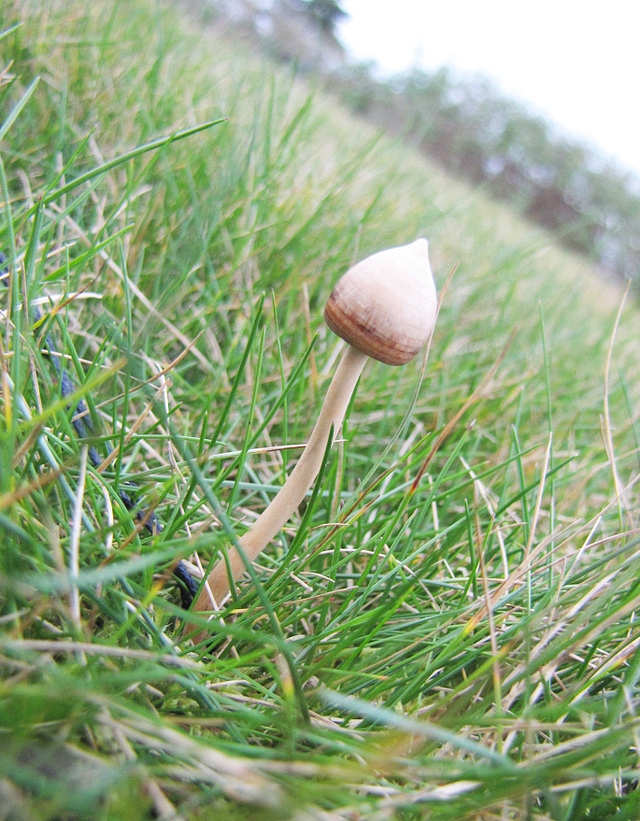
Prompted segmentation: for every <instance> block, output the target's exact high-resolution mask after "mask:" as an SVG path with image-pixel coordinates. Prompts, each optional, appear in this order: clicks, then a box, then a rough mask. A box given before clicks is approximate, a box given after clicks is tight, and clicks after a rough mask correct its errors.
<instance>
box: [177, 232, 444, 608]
mask: <svg viewBox="0 0 640 821" xmlns="http://www.w3.org/2000/svg"><path fill="white" fill-rule="evenodd" d="M436 308H437V298H436V290H435V285H434V282H433V275H432V273H431V266H430V265H429V245H428V243H427V240H426V239H419V240H416V241H415V242H413V243H411V244H410V245H403V246H400V247H398V248H390V249H388V250H386V251H380V252H379V253H377V254H373V255H372V256H370V257H367V258H366V259H364V260H363V261H362V262H359V263H358V264H357V265H355V266H353V268H350V269H349V270H348V271H347V272H346V274H344V275H343V276H342V278H341V279H340V280H339V281H338V283H337V285H336V287H335V288H334V290H333V292H332V293H331V295H330V296H329V299H328V301H327V304H326V306H325V310H324V318H325V321H326V323H327V325H328V326H329V328H330V329H331V330H332V331H333V332H334V333H336V334H337V335H338V336H339V337H341V338H342V339H344V340H345V341H346V342H347V343H348V347H347V349H346V351H345V353H344V355H343V357H342V359H341V361H340V363H339V365H338V368H337V370H336V372H335V375H334V377H333V380H332V381H331V385H330V386H329V390H328V392H327V395H326V397H325V400H324V404H323V405H322V409H321V411H320V416H319V417H318V421H317V422H316V424H315V427H314V428H313V431H312V433H311V436H310V437H309V441H308V443H307V445H306V447H305V449H304V451H303V453H302V456H301V457H300V459H299V460H298V463H297V464H296V466H295V468H294V469H293V471H292V472H291V474H290V475H289V478H288V479H287V481H286V482H285V483H284V485H283V486H282V488H281V489H280V491H279V492H278V494H277V495H276V496H275V498H274V499H273V500H272V502H271V503H270V504H269V505H268V507H267V508H266V509H265V510H264V512H263V513H262V514H261V515H260V516H259V517H258V518H257V519H256V521H255V522H254V523H253V524H252V525H251V527H250V528H249V530H247V532H246V533H244V535H243V536H241V537H240V539H239V542H240V546H241V547H242V550H243V553H244V554H245V557H246V559H247V560H248V561H250V562H253V561H255V559H256V558H257V556H258V555H259V554H260V553H261V551H262V550H264V548H265V547H266V546H267V545H268V544H269V543H270V542H271V540H272V539H273V538H274V536H275V535H276V534H277V533H278V531H279V530H281V528H282V527H283V526H284V525H285V524H286V522H287V521H288V520H289V518H290V517H291V516H292V515H293V513H294V512H295V511H296V510H297V508H298V506H299V505H300V503H301V502H302V500H303V499H304V497H305V496H306V494H307V492H308V490H309V488H310V487H311V485H312V483H313V480H314V479H315V477H316V476H317V474H318V471H319V470H320V466H321V464H322V459H323V456H324V453H325V450H326V447H327V443H328V439H329V436H330V435H331V431H333V435H334V436H335V435H336V434H337V432H338V430H339V428H340V426H341V424H342V420H343V418H344V414H345V412H346V409H347V406H348V404H349V400H350V399H351V395H352V393H353V390H354V388H355V386H356V383H357V382H358V379H359V377H360V374H361V373H362V369H363V367H364V365H365V362H366V361H367V357H371V358H373V359H377V360H378V361H380V362H384V363H385V364H388V365H404V364H405V363H407V362H409V361H410V360H411V359H413V358H414V357H415V355H416V354H417V353H418V351H419V350H420V349H421V348H422V346H423V345H424V344H425V343H426V342H427V340H428V339H429V337H430V336H431V332H432V331H433V327H434V324H435V319H436ZM244 572H245V562H244V560H243V558H242V557H241V556H240V554H239V552H238V551H237V550H236V549H235V548H232V549H231V550H230V551H229V554H228V566H227V561H225V559H221V560H220V561H218V563H217V564H216V565H215V566H214V568H213V569H212V571H211V573H210V574H209V576H208V577H207V579H206V583H205V585H204V587H203V589H202V591H201V593H200V595H199V597H198V599H197V601H196V603H195V605H194V607H193V609H194V610H196V611H203V610H212V609H217V608H219V607H220V606H221V605H222V604H223V603H224V601H225V600H226V598H227V596H228V595H229V590H230V585H231V584H232V583H233V582H235V581H237V580H238V579H239V578H240V577H241V576H242V575H243V573H244Z"/></svg>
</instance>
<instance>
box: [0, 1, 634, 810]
mask: <svg viewBox="0 0 640 821" xmlns="http://www.w3.org/2000/svg"><path fill="white" fill-rule="evenodd" d="M87 6H89V8H87ZM196 28H197V27H196V26H194V25H193V24H190V23H189V21H188V20H186V19H184V18H183V17H182V16H181V15H180V13H179V11H176V10H175V9H172V8H169V7H165V6H162V5H159V4H155V3H152V2H150V1H148V0H135V2H133V1H130V2H128V3H126V4H125V3H119V2H112V0H105V2H103V3H98V4H82V3H79V2H76V1H75V0H69V1H68V2H66V3H64V4H61V3H57V2H52V1H51V2H45V3H42V2H38V3H35V2H34V3H29V2H17V0H5V2H4V3H3V5H2V7H1V9H0V30H2V31H3V32H5V35H4V37H3V39H2V40H1V41H0V71H1V72H2V75H1V76H2V80H1V83H2V85H1V86H0V94H1V95H2V96H1V100H2V119H1V122H2V125H0V133H1V134H2V142H1V143H0V150H1V160H2V164H1V165H0V185H1V186H2V194H1V195H0V200H1V206H0V248H1V249H2V250H3V251H4V253H5V254H6V256H7V258H8V268H9V271H10V274H11V276H10V280H9V288H7V289H6V292H5V293H3V294H2V306H1V307H2V311H3V316H4V317H5V322H4V328H3V335H2V349H1V352H0V353H1V360H0V366H1V371H2V378H3V382H2V398H1V400H0V408H1V410H2V415H1V419H2V421H1V427H0V528H1V529H2V551H1V552H0V557H1V558H0V602H1V613H0V619H1V621H0V625H1V630H2V633H1V635H0V665H1V669H2V683H1V684H0V727H1V732H2V746H1V747H0V766H1V768H2V773H1V776H0V795H1V796H2V800H1V801H0V807H1V808H2V809H1V810H0V817H3V818H11V819H14V818H15V819H22V818H25V819H26V818H28V819H85V818H86V819H89V818H90V819H147V818H153V817H156V818H163V819H171V818H176V819H177V818H183V819H187V818H188V819H205V818H213V817H224V818H230V819H231V818H233V819H242V818H247V819H248V818H251V819H254V818H264V819H274V818H292V819H300V821H302V819H322V820H323V821H329V819H354V818H367V819H369V818H371V819H376V820H377V819H395V818H398V819H413V818H428V819H438V821H440V819H443V820H444V819H456V820H458V819H466V818H468V819H529V818H536V819H538V818H539V819H554V821H556V819H557V821H578V819H587V818H597V819H608V818H611V819H614V818H615V819H634V818H637V817H638V814H639V812H640V810H639V806H638V805H639V800H638V798H637V796H638V793H637V792H636V791H635V786H636V782H637V779H638V775H639V767H638V753H637V748H638V731H639V727H638V719H637V718H636V713H637V710H638V673H639V672H640V666H639V662H638V658H639V657H638V653H637V646H638V643H639V642H640V633H639V632H638V628H637V616H636V610H637V608H638V606H639V605H640V582H639V581H638V580H639V579H640V552H639V550H638V546H639V542H640V540H639V533H640V531H639V529H638V512H637V511H638V490H637V482H636V480H637V477H638V475H639V467H640V448H639V440H640V420H639V412H638V407H639V405H638V403H639V400H640V395H639V394H640V390H639V386H638V380H637V360H638V354H639V351H638V347H639V345H638V339H637V330H636V328H637V306H636V305H634V304H632V303H631V302H630V301H628V302H627V303H626V304H624V306H623V294H621V293H619V292H617V291H616V290H614V289H613V287H612V286H610V285H609V284H607V283H604V282H601V281H600V280H598V278H597V277H596V275H595V273H594V272H593V271H592V270H591V269H590V268H589V266H588V265H587V264H586V263H584V262H581V261H580V260H578V259H576V258H574V257H571V256H569V255H567V254H566V253H563V252H561V251H559V250H558V249H557V248H555V247H554V246H553V245H552V244H551V242H550V240H549V239H548V237H546V236H545V235H543V234H541V233H539V232H537V231H535V230H533V229H531V228H530V227H528V226H526V225H524V224H522V223H521V222H519V221H518V220H517V219H516V218H515V217H514V216H513V215H511V214H510V213H509V212H508V211H507V210H505V209H504V208H502V207H500V206H498V205H496V204H495V203H493V202H491V201H490V200H489V199H487V198H486V197H485V196H484V194H483V193H482V192H481V191H470V190H469V189H467V188H465V187H464V186H462V185H460V184H459V183H456V182H455V181H453V180H451V179H448V178H446V177H445V176H443V175H442V174H441V173H439V172H437V171H436V170H434V169H433V168H432V167H431V166H429V165H428V164H427V163H425V162H424V160H423V159H421V158H419V157H417V156H416V155H414V154H412V153H410V152H408V151H407V150H405V149H403V148H402V147H400V146H398V145H397V144H394V143H391V142H390V141H388V140H387V139H386V138H385V137H384V136H382V135H379V134H377V133H375V132H373V131H371V130H370V129H369V128H368V127H367V126H366V125H364V124H362V123H360V122H358V121H356V120H352V119H350V118H349V117H347V115H346V114H344V113H341V112H340V111H339V110H336V108H335V106H334V105H333V104H332V103H331V101H330V100H327V99H326V98H323V97H322V96H321V95H319V94H317V93H315V92H314V91H313V89H312V88H311V87H310V86H309V85H306V84H305V83H304V82H301V81H299V80H297V79H296V78H295V77H293V76H292V75H290V74H288V73H287V72H286V71H283V70H282V69H278V68H274V67H273V66H272V65H270V64H269V63H266V62H264V61H262V60H260V59H259V58H258V57H249V56H241V55H239V54H237V53H235V52H234V47H233V44H232V43H228V42H225V41H222V40H220V39H218V38H217V37H216V35H215V34H214V33H213V32H211V31H207V30H205V31H200V32H197V31H196ZM141 32H143V33H144V36H142V35H141ZM167 138H170V139H167ZM420 235H425V236H428V238H429V240H430V247H431V255H432V262H433V267H434V271H435V274H436V279H437V281H438V286H439V290H440V291H441V293H443V299H442V306H441V311H440V316H439V320H438V325H437V329H436V333H435V336H434V339H433V343H432V346H431V350H430V353H429V357H428V360H426V361H422V362H418V363H413V364H411V365H408V366H406V367H403V368H399V369H394V368H389V367H385V366H383V365H380V364H374V363H372V364H370V365H368V366H367V368H366V369H365V373H364V375H363V377H362V380H361V383H360V385H359V389H358V392H357V394H356V398H355V400H354V401H353V403H352V406H351V409H350V413H349V417H348V422H347V424H346V425H345V427H344V429H343V435H342V439H343V441H342V442H341V444H340V445H338V446H337V447H335V448H334V450H333V451H332V452H331V454H330V455H329V456H328V458H327V461H326V463H325V466H324V470H323V474H322V476H321V479H320V481H319V482H318V483H317V485H316V489H315V491H314V492H313V494H312V495H311V496H310V497H309V501H308V503H307V505H306V507H305V509H304V510H303V511H301V517H300V518H299V519H298V520H297V521H292V522H290V523H289V525H288V526H287V527H286V528H285V530H284V532H283V533H282V534H281V536H280V537H279V538H278V540H277V542H276V543H275V544H274V545H273V547H272V548H271V549H270V550H269V551H267V552H265V554H263V557H261V560H260V562H259V565H258V566H257V567H256V572H257V580H256V583H254V582H252V581H247V582H246V583H245V584H243V585H242V587H241V589H240V590H239V592H238V595H237V596H236V597H235V598H234V600H233V602H231V604H230V605H229V607H228V608H227V610H226V611H225V612H224V614H223V618H221V619H220V620H219V621H218V622H214V623H211V624H210V625H209V629H210V632H211V636H212V643H211V645H209V646H208V647H207V646H198V647H192V646H190V644H189V643H188V642H186V641H185V640H183V638H182V630H183V626H184V625H185V624H188V625H190V626H191V627H192V628H193V629H196V628H197V627H199V626H202V624H203V620H202V618H201V617H198V616H195V615H193V616H191V615H189V614H187V613H185V612H184V611H183V610H182V609H181V607H180V592H179V588H178V585H177V583H176V581H175V580H174V577H173V576H172V569H173V568H174V567H175V565H176V563H177V561H178V560H181V559H186V560H189V561H190V562H191V563H192V566H193V565H194V564H195V565H197V563H198V562H201V564H202V566H204V567H206V566H207V565H208V564H209V563H211V562H212V561H215V559H216V557H218V556H219V555H220V553H221V551H223V550H224V548H225V545H226V544H227V542H228V535H227V533H226V530H225V528H227V527H232V528H233V529H234V532H238V533H240V532H242V530H243V529H244V528H245V527H246V525H247V523H249V522H250V521H251V520H252V519H253V518H255V516H256V515H257V513H259V512H260V510H262V509H263V507H264V506H265V504H266V503H268V501H269V499H270V498H272V496H273V494H274V492H275V490H276V489H277V488H278V487H279V486H280V485H281V484H282V481H283V479H284V476H285V475H286V474H287V472H288V471H289V469H290V467H291V465H292V464H294V462H295V459H296V458H297V455H298V453H299V452H300V447H301V444H302V443H304V441H305V438H306V436H307V435H308V433H309V429H310V425H311V423H312V420H313V418H314V414H315V413H316V412H317V410H318V408H319V405H320V402H321V399H322V395H323V392H324V390H325V389H326V386H327V384H328V381H329V379H330V375H331V371H332V367H333V365H334V362H335V359H336V356H337V355H338V352H339V347H340V345H339V343H338V342H337V341H336V338H335V337H333V336H332V335H331V333H330V332H329V331H328V330H327V329H326V328H325V327H324V326H323V323H322V318H321V317H322V308H323V304H324V300H325V299H326V297H327V296H328V293H329V290H330V288H331V285H332V284H333V282H334V281H335V280H336V279H337V277H338V276H339V275H340V274H341V273H342V272H343V271H344V270H345V269H346V268H347V267H348V266H349V265H350V264H351V263H352V262H353V261H354V260H356V259H360V258H362V257H364V256H365V255H367V254H368V253H371V252H374V251H376V250H380V249H381V248H384V247H388V246H392V245H397V244H401V243H404V242H409V241H411V240H413V239H415V238H416V237H417V236H420ZM454 269H455V272H454V274H453V277H452V279H451V282H450V284H449V286H448V288H447V289H446V293H444V284H445V282H446V280H447V278H448V276H449V274H450V272H451V271H452V270H454ZM35 305H40V309H41V312H42V315H41V316H40V317H39V318H34V317H36V316H37V315H35V314H34V312H33V310H32V308H33V306H35ZM621 306H623V307H622V308H621ZM620 308H621V310H620V311H619V309H620ZM51 348H53V351H52V350H51ZM53 354H55V355H56V356H58V358H59V360H60V361H61V363H62V364H63V366H64V369H65V371H66V372H67V374H69V376H70V377H71V378H72V379H73V382H74V385H75V387H76V393H75V394H74V398H75V399H83V400H84V401H85V402H86V404H87V407H88V410H89V412H90V416H91V419H92V420H93V424H94V430H95V433H94V435H93V436H92V437H91V438H90V442H89V443H86V442H84V441H82V440H80V439H79V438H78V436H77V435H76V433H75V431H74V428H73V425H72V417H73V405H72V403H71V400H69V398H67V397H63V396H62V395H61V386H60V381H61V380H60V379H59V378H57V376H56V370H55V368H54V367H53V363H52V360H53V358H54V356H53ZM107 443H108V444H109V445H110V446H111V447H113V448H114V450H113V454H112V455H111V457H110V461H108V462H106V463H103V465H102V466H101V467H100V468H99V469H96V468H94V467H93V466H92V464H91V462H90V461H89V460H88V458H87V450H86V444H91V445H92V446H94V447H95V448H96V449H97V450H98V451H99V453H100V454H101V456H102V458H104V457H106V456H107ZM130 482H135V488H132V487H131V485H130V484H129V483H130ZM123 488H124V489H126V490H127V492H129V493H131V494H134V495H135V496H136V498H137V500H138V503H139V505H140V508H141V509H143V510H148V509H149V506H151V508H152V509H153V510H154V511H155V513H156V514H157V516H158V518H159V520H160V521H161V522H162V530H161V532H159V533H157V534H156V535H151V534H150V533H149V532H148V531H147V530H146V529H145V528H144V526H143V523H142V522H141V521H139V520H137V519H136V515H135V513H134V512H132V511H129V510H127V509H126V507H125V506H124V505H123V503H122V500H121V496H120V495H119V490H121V489H123Z"/></svg>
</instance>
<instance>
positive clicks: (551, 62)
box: [338, 0, 640, 175]
mask: <svg viewBox="0 0 640 821" xmlns="http://www.w3.org/2000/svg"><path fill="white" fill-rule="evenodd" d="M342 7H343V8H344V9H345V11H346V12H348V13H349V15H350V20H348V21H346V22H345V23H344V24H342V25H341V26H340V28H339V31H338V36H339V38H340V40H341V41H342V43H343V44H344V45H345V46H346V48H347V49H348V51H349V53H350V54H351V55H352V56H353V57H354V58H355V59H358V60H370V59H373V60H375V61H376V62H377V63H378V65H379V67H380V69H381V70H382V71H383V72H389V73H393V72H399V71H402V70H403V69H405V68H409V67H410V66H413V65H420V66H423V67H424V68H427V69H432V68H436V67H438V66H441V65H444V64H447V65H450V66H453V67H456V68H458V69H461V70H464V71H467V72H469V71H470V72H481V73H482V74H485V75H488V76H490V77H492V78H493V79H495V80H496V81H497V85H498V87H499V88H500V89H501V90H502V91H504V92H506V93H507V94H508V95H509V96H512V97H517V98H518V99H520V100H523V101H524V102H528V103H531V104H532V105H533V107H534V109H535V110H537V111H539V112H540V113H542V114H544V115H546V116H547V117H548V118H549V119H550V120H551V121H553V122H555V123H557V124H558V125H560V126H562V127H563V128H564V129H565V131H566V132H567V133H568V134H570V135H572V136H574V137H577V138H578V139H582V140H586V141H587V142H589V143H591V144H592V145H595V146H596V147H598V148H600V150H601V151H602V152H603V153H604V154H605V155H608V156H610V157H614V158H615V159H617V161H618V162H619V163H620V164H621V165H622V166H623V167H624V166H626V167H627V168H630V169H632V170H634V171H635V172H636V173H637V174H638V175H640V2H638V0H606V2H603V1H602V0H600V1H599V2H595V0H528V2H525V0H343V2H342Z"/></svg>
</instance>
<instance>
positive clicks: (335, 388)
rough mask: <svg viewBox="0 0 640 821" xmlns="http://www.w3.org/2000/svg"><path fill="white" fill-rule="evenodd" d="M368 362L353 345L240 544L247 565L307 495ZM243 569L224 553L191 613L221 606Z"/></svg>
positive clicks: (235, 557)
mask: <svg viewBox="0 0 640 821" xmlns="http://www.w3.org/2000/svg"><path fill="white" fill-rule="evenodd" d="M366 361H367V354H365V353H362V352H361V351H358V350H356V349H355V348H352V347H351V345H349V346H348V347H347V350H346V351H345V353H344V355H343V357H342V359H341V360H340V364H339V365H338V367H337V369H336V372H335V374H334V377H333V379H332V380H331V384H330V385H329V390H328V391H327V395H326V397H325V400H324V403H323V405H322V409H321V411H320V416H319V417H318V421H317V422H316V424H315V426H314V428H313V431H312V432H311V436H310V437H309V441H308V443H307V446H306V447H305V449H304V451H303V453H302V456H301V457H300V459H299V460H298V463H297V465H296V466H295V467H294V469H293V470H292V471H291V474H290V475H289V478H288V479H287V481H286V482H285V483H284V485H283V486H282V487H281V488H280V490H279V491H278V494H277V495H276V496H275V498H274V499H273V500H272V501H271V504H269V505H268V507H267V508H266V509H265V510H264V511H263V512H262V513H261V514H260V516H259V517H258V518H257V519H256V521H255V522H254V523H253V525H252V526H251V527H250V528H249V530H247V532H246V533H245V534H244V535H243V536H242V537H241V538H240V540H239V541H240V545H241V547H242V549H243V551H244V554H245V556H246V558H247V560H248V561H250V562H253V561H255V559H256V558H257V556H258V555H259V554H260V553H261V552H262V551H263V550H264V548H265V547H266V546H267V545H268V544H269V542H271V540H272V539H273V538H274V536H275V535H276V534H277V533H278V531H279V530H281V529H282V527H283V526H284V525H285V524H286V523H287V522H288V520H289V519H290V518H291V516H292V515H293V514H294V513H295V511H296V510H297V509H298V506H299V505H300V503H301V502H302V500H303V499H304V497H305V496H306V494H307V492H308V490H309V488H310V487H311V485H312V484H313V480H314V479H315V478H316V476H317V475H318V471H319V470H320V466H321V465H322V459H323V456H324V453H325V450H326V447H327V442H328V440H329V435H330V433H331V429H332V428H333V434H334V437H335V435H336V434H337V432H338V430H339V428H340V426H341V424H342V420H343V419H344V415H345V412H346V410H347V405H348V404H349V400H350V399H351V395H352V393H353V391H354V388H355V386H356V383H357V382H358V379H359V377H360V374H361V373H362V369H363V368H364V364H365V362H366ZM245 570H246V566H245V562H244V561H243V559H242V558H241V556H240V554H239V553H238V551H237V550H236V549H235V548H232V549H231V550H230V551H229V555H228V567H227V562H226V561H225V560H224V559H221V560H220V561H219V562H218V563H217V564H216V565H215V567H214V568H213V570H212V571H211V573H210V574H209V576H208V577H207V579H206V581H205V585H204V587H203V589H202V592H201V593H200V595H199V596H198V599H197V601H196V603H195V605H194V607H193V609H194V610H196V611H202V610H215V609H217V608H219V607H220V606H221V605H222V604H223V602H224V600H225V599H226V598H227V596H228V595H229V590H230V585H231V584H232V582H235V581H237V580H238V579H239V578H240V577H241V576H242V574H243V573H244V572H245Z"/></svg>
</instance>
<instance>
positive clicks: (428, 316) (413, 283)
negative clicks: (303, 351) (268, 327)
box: [324, 239, 438, 365]
mask: <svg viewBox="0 0 640 821" xmlns="http://www.w3.org/2000/svg"><path fill="white" fill-rule="evenodd" d="M437 303H438V300H437V296H436V287H435V283H434V281H433V274H432V273H431V266H430V264H429V243H428V242H427V240H426V239H419V240H416V241H415V242H412V243H411V244H410V245H401V246H399V247H398V248H389V249H388V250H387V251H380V252H379V253H377V254H373V255H372V256H370V257H367V258H366V259H363V260H362V262H359V263H358V264H357V265H354V266H353V268H350V269H349V270H348V271H347V272H346V274H344V275H343V276H342V277H341V278H340V279H339V280H338V283H337V285H336V287H335V288H334V289H333V291H332V293H331V295H330V296H329V299H328V300H327V304H326V306H325V309H324V318H325V322H326V323H327V325H328V326H329V327H330V328H331V330H332V331H333V332H334V333H336V334H337V335H338V336H339V337H341V338H342V339H344V340H345V342H348V343H349V345H351V346H353V347H354V348H357V349H358V350H359V351H362V352H363V353H365V354H367V355H368V356H370V357H372V358H373V359H377V360H378V361H379V362H384V363H385V364H387V365H404V364H405V363H406V362H409V361H410V360H411V359H413V358H414V356H415V355H416V354H417V353H418V351H419V350H420V348H422V346H423V345H424V344H425V342H426V341H427V340H428V339H429V337H430V336H431V332H432V331H433V326H434V324H435V320H436V309H437Z"/></svg>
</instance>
